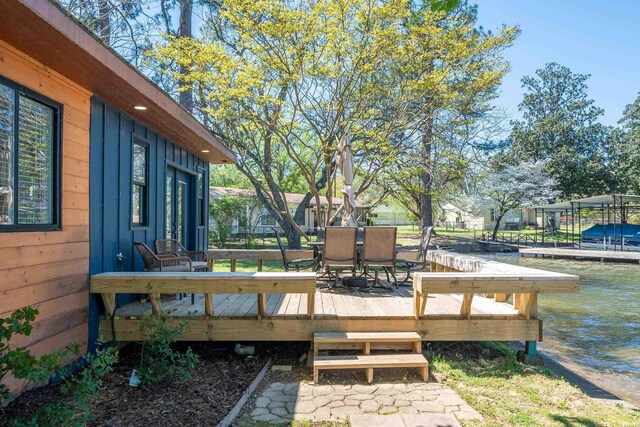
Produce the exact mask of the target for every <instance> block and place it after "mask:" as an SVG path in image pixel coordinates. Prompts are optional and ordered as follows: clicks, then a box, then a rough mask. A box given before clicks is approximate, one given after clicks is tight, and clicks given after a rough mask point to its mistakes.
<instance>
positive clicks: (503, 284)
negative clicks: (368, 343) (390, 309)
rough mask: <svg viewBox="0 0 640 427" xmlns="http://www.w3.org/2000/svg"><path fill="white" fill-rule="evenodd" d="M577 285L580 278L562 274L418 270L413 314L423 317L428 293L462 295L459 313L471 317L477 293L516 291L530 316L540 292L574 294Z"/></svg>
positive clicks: (522, 311)
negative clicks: (425, 271) (474, 297)
mask: <svg viewBox="0 0 640 427" xmlns="http://www.w3.org/2000/svg"><path fill="white" fill-rule="evenodd" d="M578 287H579V279H578V277H576V276H572V275H569V274H564V275H563V274H559V273H556V274H553V275H552V274H545V273H544V272H540V273H538V274H535V273H529V274H518V273H475V272H474V273H466V272H455V273H449V272H447V273H438V272H436V273H415V274H414V276H413V303H414V314H415V317H416V319H419V318H420V317H422V316H424V314H425V309H426V305H427V299H428V296H429V294H462V295H463V299H462V304H461V306H460V315H461V316H463V317H465V318H470V317H471V304H472V302H473V296H474V294H485V293H486V294H514V295H515V298H514V300H515V308H516V309H517V310H518V314H519V315H520V316H522V317H524V318H525V319H531V318H532V316H533V317H535V316H536V315H537V298H538V293H541V292H547V293H574V292H577V291H578Z"/></svg>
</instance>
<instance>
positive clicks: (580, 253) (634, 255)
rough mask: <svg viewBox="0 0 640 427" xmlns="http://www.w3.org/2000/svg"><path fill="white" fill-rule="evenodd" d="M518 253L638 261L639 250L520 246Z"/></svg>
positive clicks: (598, 259) (522, 254) (613, 260)
mask: <svg viewBox="0 0 640 427" xmlns="http://www.w3.org/2000/svg"><path fill="white" fill-rule="evenodd" d="M520 255H521V256H525V255H529V256H536V257H538V256H541V257H550V258H571V259H584V260H595V261H610V262H637V263H640V252H630V251H627V252H622V251H599V250H591V249H573V248H521V249H520Z"/></svg>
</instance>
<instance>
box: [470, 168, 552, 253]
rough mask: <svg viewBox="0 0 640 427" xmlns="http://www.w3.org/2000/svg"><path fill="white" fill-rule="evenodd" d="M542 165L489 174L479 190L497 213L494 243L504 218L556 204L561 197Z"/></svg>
mask: <svg viewBox="0 0 640 427" xmlns="http://www.w3.org/2000/svg"><path fill="white" fill-rule="evenodd" d="M545 167H546V165H545V162H543V161H537V162H521V163H519V164H517V165H508V166H506V167H504V168H502V169H501V170H499V171H494V172H491V173H489V174H488V175H487V176H486V177H485V179H484V181H483V184H482V185H481V186H480V194H481V195H482V196H484V197H485V198H486V199H487V200H488V201H489V204H490V206H491V208H492V209H493V210H494V215H495V221H496V223H495V225H494V227H493V235H492V239H493V240H496V237H497V235H498V230H499V229H500V223H501V221H502V218H504V216H505V215H506V214H507V212H509V211H510V210H513V209H522V208H531V207H534V206H536V205H544V204H547V203H549V202H551V201H553V200H554V199H555V198H556V197H557V196H558V194H559V191H557V190H554V187H555V185H556V184H557V182H556V180H555V179H554V178H551V177H550V176H549V175H547V174H546V173H545V172H544V169H545Z"/></svg>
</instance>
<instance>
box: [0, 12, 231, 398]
mask: <svg viewBox="0 0 640 427" xmlns="http://www.w3.org/2000/svg"><path fill="white" fill-rule="evenodd" d="M134 159H135V160H134ZM233 161H234V157H233V154H232V153H231V152H230V151H229V150H228V149H227V148H226V147H225V146H223V145H222V144H221V143H219V142H218V141H217V140H216V139H215V138H214V137H213V136H212V135H211V134H210V133H209V132H208V131H207V129H206V128H204V127H203V126H202V125H201V124H200V123H199V122H198V121H197V120H196V119H195V118H194V117H192V116H191V115H190V114H189V113H188V112H187V111H186V110H184V109H183V108H182V107H181V106H180V105H178V104H177V103H176V102H174V101H173V99H171V98H170V97H169V96H168V95H167V94H165V93H164V92H163V91H162V90H161V89H159V88H158V87H157V86H155V85H154V84H153V83H151V82H150V81H149V80H148V79H147V78H145V77H144V76H143V75H142V74H140V73H139V72H137V71H136V70H135V69H133V68H132V67H131V66H130V65H129V64H128V63H127V62H125V61H124V60H123V59H122V58H120V57H119V56H117V55H116V54H115V53H114V52H113V51H111V50H110V49H108V48H107V47H105V46H104V45H103V44H102V43H100V42H99V41H98V40H97V39H95V38H94V37H93V35H92V34H91V33H89V32H88V31H87V30H86V29H85V28H83V27H81V26H80V25H78V24H77V23H76V22H74V20H72V19H71V18H69V17H68V16H66V15H65V13H63V12H62V11H61V10H60V9H58V8H57V7H56V6H54V5H53V4H52V3H50V2H49V1H46V0H3V1H2V2H0V317H8V316H9V315H10V314H11V313H12V312H13V311H14V310H16V309H18V308H22V307H26V306H33V307H36V308H38V310H39V311H40V314H39V316H38V318H37V319H36V323H35V327H34V329H33V332H32V334H31V336H29V337H18V338H19V339H16V340H14V342H13V344H14V345H20V346H25V347H26V348H27V349H28V350H30V351H31V352H32V353H33V354H35V355H41V354H45V353H50V352H52V351H53V350H56V349H60V348H62V347H64V346H66V345H68V344H69V343H71V342H74V343H79V344H80V345H81V348H82V351H83V352H84V351H86V350H87V349H91V348H92V346H94V345H95V342H96V340H97V338H98V310H99V304H101V303H97V302H96V301H99V299H97V298H94V297H91V296H90V294H89V277H90V275H91V274H96V273H101V272H105V271H132V270H142V269H143V266H142V261H141V259H140V257H139V256H138V255H136V254H135V253H134V247H133V244H132V243H133V241H141V242H146V243H147V244H148V245H150V246H151V245H153V243H154V241H155V240H156V239H158V238H165V237H166V236H173V237H176V238H178V239H180V240H182V241H183V243H184V244H185V246H186V247H187V248H189V249H206V247H207V226H208V223H207V221H208V215H207V214H206V212H207V210H208V209H207V206H208V197H209V195H208V191H206V189H207V187H208V185H207V184H206V183H208V182H209V164H210V163H226V162H230V163H231V162H233ZM134 162H135V164H136V168H135V173H134V168H133V167H132V165H133V164H134ZM202 184H204V185H202ZM167 203H169V204H170V206H167ZM171 213H173V215H172V214H171ZM171 217H173V218H171ZM178 220H180V223H178V222H177V221H178ZM130 301H132V299H131V297H130V296H129V295H120V296H118V304H124V303H126V302H130ZM4 382H5V383H6V384H7V385H8V386H9V388H10V389H11V391H13V392H16V391H19V390H21V389H22V383H21V382H20V381H17V380H15V379H14V378H12V377H8V378H6V379H5V380H4Z"/></svg>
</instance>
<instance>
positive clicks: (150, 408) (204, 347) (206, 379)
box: [0, 342, 308, 426]
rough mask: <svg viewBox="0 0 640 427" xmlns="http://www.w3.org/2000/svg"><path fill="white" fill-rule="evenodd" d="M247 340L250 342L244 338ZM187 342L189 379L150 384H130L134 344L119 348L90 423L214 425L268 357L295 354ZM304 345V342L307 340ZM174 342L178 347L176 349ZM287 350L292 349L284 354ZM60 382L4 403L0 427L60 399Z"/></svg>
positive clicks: (274, 348)
mask: <svg viewBox="0 0 640 427" xmlns="http://www.w3.org/2000/svg"><path fill="white" fill-rule="evenodd" d="M245 344H250V343H245ZM178 346H179V347H180V346H183V347H185V348H186V346H190V347H191V348H192V350H193V351H194V353H196V354H198V355H199V356H200V363H198V365H197V367H196V368H195V370H194V371H193V372H192V375H191V377H190V378H189V379H187V380H185V381H180V380H179V379H178V378H176V379H172V380H169V381H167V382H165V383H164V384H160V385H157V386H154V387H139V388H133V387H130V386H129V379H130V376H131V371H132V369H133V367H134V366H135V365H136V363H137V362H138V358H139V355H140V352H139V350H140V348H139V346H138V345H137V344H131V345H128V346H126V347H125V348H123V349H122V350H121V351H120V361H119V363H118V365H117V366H116V367H115V370H114V372H113V373H111V374H109V375H107V376H106V377H105V380H104V386H103V387H102V388H101V389H100V390H99V392H98V393H96V396H95V398H94V399H92V402H91V412H92V415H93V419H92V420H91V422H90V423H89V425H92V426H141V425H151V426H155V425H170V426H187V425H189V426H205V425H207V426H208V425H216V424H217V423H218V422H219V421H220V420H222V419H223V418H224V417H225V416H226V415H227V413H228V412H229V411H230V410H231V408H233V406H234V405H235V404H236V403H237V401H238V399H240V397H241V396H242V393H243V392H244V391H245V389H246V388H247V387H248V385H249V384H250V383H251V382H252V381H253V380H254V378H255V377H256V376H257V374H258V373H259V372H260V370H261V369H262V368H263V366H264V364H265V363H266V361H267V360H268V359H269V358H270V357H272V356H273V354H274V353H276V352H277V353H278V354H279V355H280V356H279V359H282V360H289V359H295V360H297V358H298V357H299V355H300V354H302V353H303V352H304V349H302V348H300V349H298V348H297V346H298V345H288V344H287V345H286V347H282V346H280V345H277V346H274V345H270V344H258V345H257V346H256V348H255V349H256V351H255V355H254V356H239V355H237V354H235V352H234V351H233V349H234V343H220V342H218V343H179V344H178ZM307 346H308V344H307ZM179 347H178V348H179ZM287 354H291V355H292V356H291V357H290V358H287V356H286V355H287ZM60 401H61V397H60V393H59V385H49V386H45V387H41V388H38V389H35V390H32V391H29V392H26V393H24V394H23V395H22V396H20V397H18V398H17V399H16V400H15V401H14V402H12V403H11V404H10V405H9V406H8V407H6V408H4V409H0V426H4V425H9V422H10V420H11V419H13V418H21V419H25V418H28V417H29V416H30V415H31V414H33V412H34V411H35V410H36V409H37V408H39V407H40V406H41V405H43V404H46V403H51V402H60Z"/></svg>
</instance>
